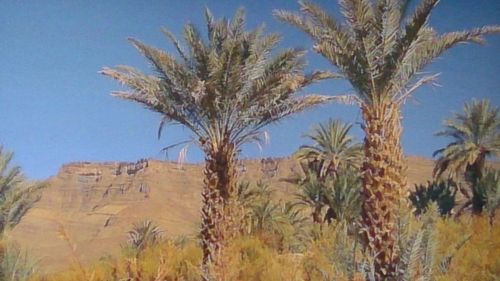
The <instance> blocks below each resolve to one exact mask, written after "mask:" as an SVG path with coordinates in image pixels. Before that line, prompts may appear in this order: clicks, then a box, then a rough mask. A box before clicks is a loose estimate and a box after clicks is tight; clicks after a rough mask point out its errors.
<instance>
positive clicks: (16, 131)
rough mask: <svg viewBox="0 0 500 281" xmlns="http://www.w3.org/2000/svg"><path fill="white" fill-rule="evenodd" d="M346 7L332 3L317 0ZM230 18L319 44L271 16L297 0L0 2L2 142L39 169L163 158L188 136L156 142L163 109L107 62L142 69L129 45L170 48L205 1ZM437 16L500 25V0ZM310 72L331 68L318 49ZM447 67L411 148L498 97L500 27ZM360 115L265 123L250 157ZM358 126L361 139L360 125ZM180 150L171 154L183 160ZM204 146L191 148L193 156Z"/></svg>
mask: <svg viewBox="0 0 500 281" xmlns="http://www.w3.org/2000/svg"><path fill="white" fill-rule="evenodd" d="M316 2H317V3H318V4H320V5H322V6H323V7H325V8H326V9H327V10H329V11H330V12H332V13H338V11H337V7H338V6H337V4H336V2H337V1H335V0H325V1H319V0H318V1H316ZM205 5H207V6H208V7H209V8H210V9H211V10H212V11H213V13H214V14H215V15H216V16H218V17H220V16H227V17H230V16H231V15H232V14H233V13H234V12H235V10H236V9H237V8H238V7H241V6H243V7H245V8H246V10H247V17H248V26H249V27H250V28H251V27H255V26H257V25H258V24H260V23H262V22H265V23H266V26H267V30H268V31H271V32H279V33H282V34H283V35H284V40H283V42H282V44H281V47H303V48H306V49H309V50H310V48H311V45H312V43H311V41H310V40H309V39H308V38H307V37H305V36H304V35H303V34H301V33H299V32H297V31H296V30H295V29H293V28H291V27H289V26H287V25H284V24H282V23H280V22H278V21H277V20H275V19H274V18H273V17H272V10H273V9H276V8H279V9H291V10H296V9H297V8H298V5H297V3H296V2H295V1H291V0H269V1H250V0H248V1H243V0H241V1H235V0H233V1H229V0H225V1H224V0H218V1H216V0H211V1H210V0H205V1H198V0H190V1H186V0H169V1H167V0H164V1H49V0H46V1H36V0H32V1H3V3H2V8H1V9H0V36H1V38H2V40H1V41H2V43H0V143H2V144H3V145H4V147H5V148H6V149H8V150H11V151H15V153H16V158H15V162H16V163H17V164H19V165H21V166H22V168H23V169H24V171H25V173H26V175H27V176H29V177H31V178H38V179H41V178H47V177H49V176H51V175H54V174H55V173H57V170H58V169H59V167H60V166H61V165H62V164H63V163H66V162H71V161H115V160H117V161H135V160H137V159H139V158H146V157H153V158H159V159H163V158H164V156H163V155H162V154H161V153H160V150H161V148H162V147H164V146H166V145H169V144H172V143H175V142H178V141H182V140H185V139H187V137H188V136H189V132H188V131H186V130H184V129H183V128H182V127H178V126H176V127H168V128H167V129H166V131H165V132H164V134H163V137H162V138H161V139H160V140H158V139H157V138H156V132H157V128H158V124H159V120H160V118H159V116H158V115H156V114H154V113H151V112H148V111H147V110H145V109H143V108H142V107H141V106H139V105H136V104H131V103H128V102H125V101H121V100H118V99H115V98H112V97H110V96H109V93H110V92H111V91H112V90H116V89H118V88H119V85H117V83H116V82H115V81H112V80H110V79H108V78H106V77H103V76H101V75H99V74H98V73H97V72H98V71H99V70H100V69H101V68H102V67H103V66H115V65H119V64H125V65H131V66H134V67H137V68H140V69H143V70H146V69H147V68H148V66H147V64H146V62H145V60H144V59H143V58H142V57H141V56H140V55H139V54H138V53H137V52H136V51H135V49H133V48H132V47H131V46H130V45H129V44H128V42H127V40H126V39H127V38H128V37H134V38H138V39H140V40H142V41H144V42H146V43H148V44H152V45H156V46H158V47H161V48H163V49H166V50H172V46H171V45H169V44H168V42H167V41H166V40H165V39H164V37H163V35H162V33H161V32H160V28H161V27H162V26H164V27H167V28H168V29H170V30H171V31H173V32H174V33H176V34H179V33H180V31H181V28H182V25H183V24H185V23H187V22H193V23H195V24H197V25H198V26H200V28H203V27H204V25H203V22H202V20H203V17H202V15H203V14H202V13H203V7H204V6H205ZM431 24H432V25H433V26H434V27H435V28H436V29H437V30H438V31H439V32H446V31H453V30H460V29H466V28H471V27H475V26H480V25H485V24H500V1H498V0H475V1H470V0H443V1H441V4H440V5H439V6H438V8H437V9H436V10H435V13H434V14H433V17H432V20H431ZM308 59H309V69H331V67H330V65H329V64H328V63H327V62H326V61H325V60H324V59H322V58H321V57H319V56H318V55H316V54H314V53H312V52H309V54H308ZM427 71H430V72H442V75H441V77H440V80H439V83H440V84H441V85H442V87H439V88H432V87H425V88H423V89H422V90H420V91H419V92H418V93H417V95H416V99H415V100H414V101H412V102H410V103H409V104H407V106H406V107H405V109H404V126H405V131H404V134H403V145H404V149H405V151H406V153H407V154H411V155H421V156H425V157H430V156H431V154H432V152H433V151H434V150H436V149H438V148H440V147H442V146H443V145H445V144H446V140H445V139H439V138H437V137H434V136H433V133H435V132H436V131H438V130H439V129H440V127H441V121H442V119H443V118H445V117H448V116H450V114H451V112H453V111H457V110H460V109H461V108H462V105H463V103H464V102H465V101H468V100H470V99H472V98H489V99H490V100H492V102H493V104H495V105H496V106H499V105H500V91H499V89H500V79H499V73H500V36H490V37H489V38H488V44H487V45H486V46H477V45H465V46H459V47H458V48H455V49H454V50H451V51H449V52H448V53H446V55H445V56H443V57H442V58H440V59H438V60H437V61H436V62H435V63H434V64H433V65H432V66H431V67H429V68H428V69H427ZM308 90H309V91H311V92H315V93H322V94H339V93H345V92H349V91H350V90H351V87H350V85H349V84H347V83H345V82H342V81H332V82H327V83H321V84H318V85H315V86H313V87H310V88H309V89H308ZM330 117H333V118H341V119H343V120H345V121H348V122H359V121H361V120H360V117H359V113H358V110H357V109H356V108H354V107H348V106H341V105H327V106H321V107H319V108H317V109H314V110H311V111H309V112H306V113H303V114H299V115H297V116H295V117H293V118H289V119H287V120H285V121H283V122H281V123H279V124H277V125H275V126H271V127H269V128H268V132H269V133H270V136H271V142H270V144H269V145H267V146H266V147H264V149H263V150H262V151H259V149H257V148H256V147H255V146H248V147H246V148H245V150H244V151H243V157H261V156H266V157H267V156H286V155H289V154H290V153H292V152H293V151H294V150H296V149H297V148H298V146H299V145H300V144H302V143H304V142H306V140H305V139H304V138H302V137H301V135H302V134H303V133H305V132H306V131H307V130H308V129H309V128H310V127H311V126H312V125H313V124H314V123H317V122H324V121H326V120H328V118H330ZM353 134H354V135H356V136H357V137H358V139H360V140H361V138H362V133H361V131H360V129H359V126H358V127H357V128H356V129H355V130H354V131H353ZM175 155H176V151H172V152H171V154H170V157H171V159H174V158H175ZM202 159H203V157H202V154H201V153H200V151H198V150H197V149H195V148H192V149H190V152H189V155H188V161H190V162H199V161H201V160H202Z"/></svg>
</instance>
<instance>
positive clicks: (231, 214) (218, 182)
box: [201, 145, 238, 281]
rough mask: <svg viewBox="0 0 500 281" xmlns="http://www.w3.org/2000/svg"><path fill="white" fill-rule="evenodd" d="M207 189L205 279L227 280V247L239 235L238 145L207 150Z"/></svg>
mask: <svg viewBox="0 0 500 281" xmlns="http://www.w3.org/2000/svg"><path fill="white" fill-rule="evenodd" d="M205 152H206V158H205V170H204V175H205V179H204V186H203V191H202V204H203V206H202V210H201V213H202V225H201V237H202V248H203V264H202V270H203V279H204V280H206V281H209V280H210V281H213V280H217V281H221V280H225V277H224V272H225V269H224V268H225V262H224V258H223V256H224V255H223V250H224V246H225V244H226V242H227V240H228V239H230V238H231V237H233V236H234V234H236V233H237V230H236V229H235V228H236V227H237V226H238V223H237V221H236V220H235V217H237V216H235V213H237V212H236V207H237V204H236V203H237V202H236V198H235V196H234V195H235V194H234V193H235V190H236V154H235V150H234V146H232V145H224V146H221V147H220V148H218V149H216V150H205Z"/></svg>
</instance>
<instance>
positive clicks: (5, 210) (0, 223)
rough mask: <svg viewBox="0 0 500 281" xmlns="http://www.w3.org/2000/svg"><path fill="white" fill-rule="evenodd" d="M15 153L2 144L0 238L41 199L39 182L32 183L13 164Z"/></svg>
mask: <svg viewBox="0 0 500 281" xmlns="http://www.w3.org/2000/svg"><path fill="white" fill-rule="evenodd" d="M13 156H14V154H13V153H12V152H5V151H4V149H3V146H1V145H0V240H1V238H2V236H3V234H4V233H5V231H6V230H9V229H11V228H13V227H14V226H15V225H17V224H18V223H19V222H20V221H21V218H22V217H23V216H24V215H25V214H26V212H27V211H28V210H29V209H30V208H31V207H32V206H33V204H34V203H35V202H36V201H38V200H39V199H40V193H39V190H40V189H41V188H42V187H43V185H42V184H39V183H31V182H28V181H26V178H25V177H24V176H23V174H22V172H21V168H20V167H18V166H11V161H12V158H13Z"/></svg>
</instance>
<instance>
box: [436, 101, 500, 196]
mask: <svg viewBox="0 0 500 281" xmlns="http://www.w3.org/2000/svg"><path fill="white" fill-rule="evenodd" d="M499 113H500V109H499V108H498V107H493V106H492V105H490V102H489V101H488V100H481V101H477V100H473V101H472V102H470V103H466V104H465V105H464V113H463V114H460V113H455V114H454V115H455V116H454V119H449V120H445V121H444V126H445V130H443V131H440V132H438V133H437V134H436V135H437V136H443V137H449V138H452V142H451V143H450V144H448V145H447V146H446V147H445V148H441V149H439V150H436V152H434V156H436V155H439V158H438V160H437V161H436V166H435V168H434V175H435V176H436V177H440V176H442V175H443V174H444V173H449V174H450V176H452V177H456V176H458V175H462V174H464V175H465V179H466V180H467V182H468V183H469V184H470V185H471V186H472V185H474V184H475V182H476V181H477V180H479V179H480V178H481V177H482V175H483V171H484V166H485V163H486V159H487V158H488V157H498V156H499V155H500V114H499Z"/></svg>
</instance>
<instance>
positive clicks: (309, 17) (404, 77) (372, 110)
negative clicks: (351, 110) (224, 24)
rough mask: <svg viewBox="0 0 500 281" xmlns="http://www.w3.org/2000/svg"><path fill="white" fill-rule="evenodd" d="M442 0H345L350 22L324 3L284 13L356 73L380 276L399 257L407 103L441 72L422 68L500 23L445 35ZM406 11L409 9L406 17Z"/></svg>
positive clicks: (369, 231)
mask: <svg viewBox="0 0 500 281" xmlns="http://www.w3.org/2000/svg"><path fill="white" fill-rule="evenodd" d="M438 2H439V0H422V1H420V3H419V4H418V5H417V8H416V10H415V11H414V12H411V11H408V7H409V6H410V5H408V4H409V1H403V0H377V1H375V0H340V1H339V3H340V9H341V13H342V15H343V17H344V22H343V23H339V22H338V21H337V19H335V18H334V17H332V16H330V15H329V14H327V13H326V12H325V10H324V9H322V8H321V7H319V6H317V5H315V4H313V3H311V2H309V1H300V2H299V3H300V7H301V8H300V10H301V13H293V12H288V11H276V12H275V14H276V16H277V17H278V18H279V19H280V20H282V21H284V22H287V23H289V24H291V25H293V26H295V27H297V28H298V29H300V30H302V31H304V32H305V33H307V34H308V35H309V36H310V37H311V38H312V40H313V41H314V47H313V48H314V50H315V51H316V52H317V53H319V54H321V55H322V56H324V57H325V58H326V59H328V61H330V63H331V64H332V65H333V66H335V67H336V68H337V69H338V70H339V71H340V72H341V74H342V75H343V76H344V77H345V78H346V79H347V80H349V82H350V83H351V85H352V86H353V88H354V91H355V95H353V96H345V97H344V98H343V100H344V101H345V102H348V103H354V104H357V105H358V106H359V107H360V108H361V111H362V116H363V120H364V124H363V128H364V131H365V135H366V137H365V141H364V151H365V161H364V164H363V168H362V169H363V177H364V178H363V191H362V197H363V208H362V215H363V226H364V229H363V231H364V237H365V239H364V240H365V243H366V244H367V247H368V249H369V250H370V251H371V252H372V254H373V255H376V258H375V272H376V276H377V280H385V279H387V278H393V277H390V276H394V275H395V271H396V264H397V260H398V250H397V248H396V238H395V230H396V229H395V228H396V223H395V219H396V212H395V210H396V208H397V206H398V201H399V200H400V198H401V191H402V190H403V189H405V188H406V185H407V174H406V169H407V168H406V167H407V164H406V162H405V159H404V155H403V149H402V147H401V132H402V126H401V106H402V105H403V104H404V103H405V102H406V100H407V99H408V98H410V97H411V96H412V94H413V93H415V91H416V90H417V89H418V88H420V87H421V86H422V85H424V84H427V83H432V82H433V81H435V79H436V75H426V76H421V73H423V72H422V70H423V69H424V68H425V67H426V66H427V65H428V64H430V63H431V62H432V61H433V60H434V59H435V58H437V57H439V56H440V55H441V54H443V53H444V52H445V51H446V50H448V49H450V48H452V47H454V46H456V45H457V44H460V43H464V42H475V43H482V42H484V38H483V36H484V35H486V34H490V33H498V32H500V27H499V26H485V27H481V28H476V29H472V30H469V31H461V32H449V33H445V34H442V35H440V34H438V33H437V32H436V31H435V30H434V29H433V28H432V27H431V26H430V25H429V17H430V14H431V12H432V11H433V10H434V8H435V7H436V5H437V4H438ZM406 15H409V17H408V19H407V20H406V19H405V18H406Z"/></svg>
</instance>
